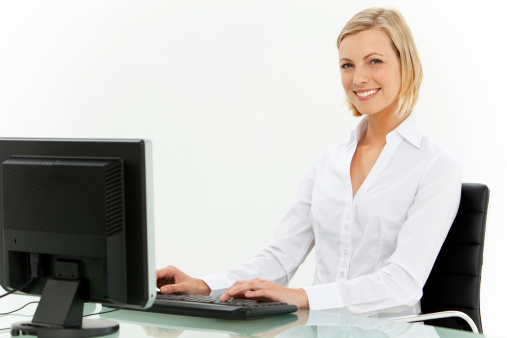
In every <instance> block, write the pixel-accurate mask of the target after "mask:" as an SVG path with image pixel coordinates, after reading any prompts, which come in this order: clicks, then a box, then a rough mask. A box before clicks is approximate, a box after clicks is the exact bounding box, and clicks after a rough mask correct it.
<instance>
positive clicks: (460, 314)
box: [389, 311, 479, 333]
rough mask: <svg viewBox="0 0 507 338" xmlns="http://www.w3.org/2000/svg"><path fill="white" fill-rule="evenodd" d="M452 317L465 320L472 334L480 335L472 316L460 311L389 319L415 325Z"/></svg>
mask: <svg viewBox="0 0 507 338" xmlns="http://www.w3.org/2000/svg"><path fill="white" fill-rule="evenodd" d="M451 317H459V318H461V319H464V320H465V321H466V322H467V323H468V325H470V328H471V329H472V332H474V333H479V329H477V325H475V323H474V321H473V320H472V318H470V316H469V315H467V314H466V313H463V312H460V311H442V312H433V313H425V314H421V315H413V316H404V317H395V318H389V319H390V320H396V321H400V322H406V323H414V322H422V321H425V320H432V319H441V318H451Z"/></svg>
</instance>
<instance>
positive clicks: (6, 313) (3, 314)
mask: <svg viewBox="0 0 507 338" xmlns="http://www.w3.org/2000/svg"><path fill="white" fill-rule="evenodd" d="M30 304H39V302H29V303H26V304H25V305H23V306H22V307H20V308H19V309H17V310H13V311H10V312H5V313H0V316H5V315H9V314H11V313H14V312H18V311H19V310H21V309H24V308H25V307H27V306H28V305H30Z"/></svg>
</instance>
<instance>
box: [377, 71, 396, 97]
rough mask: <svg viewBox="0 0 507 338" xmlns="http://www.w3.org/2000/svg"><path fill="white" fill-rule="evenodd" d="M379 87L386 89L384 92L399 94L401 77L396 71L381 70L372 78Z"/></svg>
mask: <svg viewBox="0 0 507 338" xmlns="http://www.w3.org/2000/svg"><path fill="white" fill-rule="evenodd" d="M372 77H373V78H374V80H375V82H377V83H378V84H379V85H381V86H382V87H383V88H384V92H386V93H393V94H396V95H397V94H398V93H399V91H400V88H401V77H400V74H398V73H397V72H395V71H391V70H388V69H379V70H377V71H376V72H375V74H374V75H373V76H372Z"/></svg>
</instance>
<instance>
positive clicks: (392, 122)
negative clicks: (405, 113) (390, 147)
mask: <svg viewBox="0 0 507 338" xmlns="http://www.w3.org/2000/svg"><path fill="white" fill-rule="evenodd" d="M405 118H406V117H404V118H401V119H400V118H398V117H396V116H395V115H393V114H392V113H390V114H379V113H377V114H373V115H371V116H369V117H368V129H367V130H366V134H365V135H364V137H363V138H362V139H361V141H362V142H363V144H370V145H373V146H382V147H383V146H384V145H385V144H386V137H387V134H389V133H390V132H392V131H393V130H394V129H396V127H398V126H399V125H400V124H401V123H402V122H403V121H404V120H405Z"/></svg>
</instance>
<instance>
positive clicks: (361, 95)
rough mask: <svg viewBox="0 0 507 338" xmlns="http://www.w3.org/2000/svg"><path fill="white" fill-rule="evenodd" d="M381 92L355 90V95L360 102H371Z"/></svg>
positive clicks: (377, 90) (376, 89)
mask: <svg viewBox="0 0 507 338" xmlns="http://www.w3.org/2000/svg"><path fill="white" fill-rule="evenodd" d="M379 91H380V88H375V89H363V90H354V94H356V97H357V98H358V99H359V100H360V101H365V100H369V99H371V98H372V97H374V96H375V95H376V94H377V93H378V92H379Z"/></svg>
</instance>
